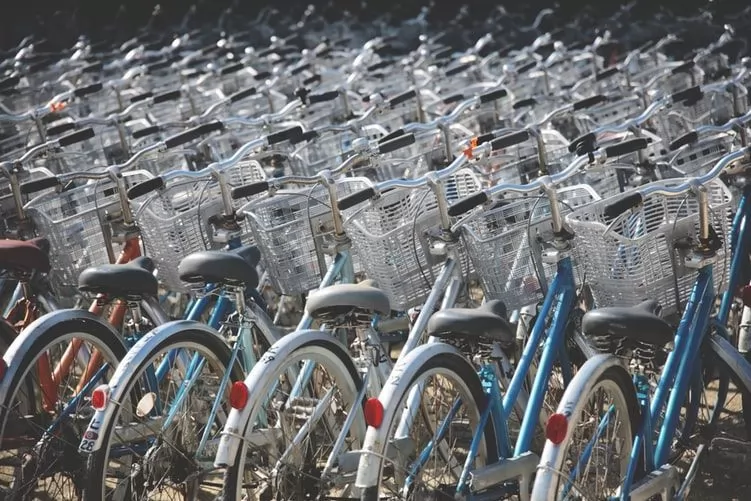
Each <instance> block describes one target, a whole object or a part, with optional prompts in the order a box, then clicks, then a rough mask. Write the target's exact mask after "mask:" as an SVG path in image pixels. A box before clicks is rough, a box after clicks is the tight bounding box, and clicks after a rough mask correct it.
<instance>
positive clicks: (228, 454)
mask: <svg viewBox="0 0 751 501" xmlns="http://www.w3.org/2000/svg"><path fill="white" fill-rule="evenodd" d="M314 341H325V342H327V343H334V344H336V345H338V346H340V347H341V349H342V350H343V352H344V353H347V352H348V351H347V348H346V347H345V346H344V345H343V344H342V343H341V342H340V341H338V340H337V339H335V338H334V337H332V336H331V334H329V333H327V332H325V331H320V330H312V329H311V330H299V331H295V332H292V333H290V334H287V335H286V336H284V337H283V338H281V339H280V340H279V341H277V342H276V343H274V344H273V345H272V346H271V347H270V348H269V349H268V350H267V351H266V353H264V354H263V356H262V357H261V358H260V359H259V360H258V363H256V365H255V366H254V367H253V369H251V371H250V373H249V374H248V376H247V377H246V378H245V385H246V386H247V387H248V388H249V389H250V390H251V392H253V391H254V390H255V394H253V393H251V399H250V402H248V403H247V404H246V405H245V407H244V408H243V409H241V410H238V409H232V410H231V411H230V413H229V416H227V422H226V423H225V425H224V429H223V430H222V436H221V439H220V441H219V448H218V451H217V454H216V458H215V460H214V465H215V466H217V467H220V468H224V467H226V466H228V465H231V464H233V463H234V461H235V457H236V456H237V454H238V451H239V450H240V446H241V444H242V441H243V440H244V439H245V438H248V435H249V433H250V432H251V431H252V427H251V426H250V419H251V416H252V414H253V412H254V408H255V407H257V406H258V404H257V402H260V400H259V399H258V398H255V397H257V396H258V391H260V390H259V389H261V388H266V387H268V385H270V384H271V383H272V381H271V380H272V379H273V378H274V377H275V375H276V374H278V373H279V371H280V370H282V369H283V368H284V366H285V365H286V364H287V363H288V362H287V359H288V358H289V357H290V356H292V354H293V353H294V352H295V351H296V350H297V349H298V348H300V347H302V346H304V345H306V344H309V343H311V342H314Z"/></svg>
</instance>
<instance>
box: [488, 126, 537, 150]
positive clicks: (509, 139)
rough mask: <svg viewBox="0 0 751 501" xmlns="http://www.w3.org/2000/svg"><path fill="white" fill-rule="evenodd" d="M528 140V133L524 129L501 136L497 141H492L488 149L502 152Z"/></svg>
mask: <svg viewBox="0 0 751 501" xmlns="http://www.w3.org/2000/svg"><path fill="white" fill-rule="evenodd" d="M528 139H529V131H528V130H526V129H525V130H520V131H517V132H512V133H511V134H506V135H505V136H501V137H499V138H498V139H493V141H492V142H491V143H490V148H491V149H492V150H493V151H495V150H502V149H503V148H508V147H509V146H514V145H516V144H520V143H523V142H524V141H526V140H528Z"/></svg>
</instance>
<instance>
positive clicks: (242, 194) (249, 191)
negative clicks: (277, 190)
mask: <svg viewBox="0 0 751 501" xmlns="http://www.w3.org/2000/svg"><path fill="white" fill-rule="evenodd" d="M268 190H269V182H268V181H258V182H257V183H250V184H246V185H244V186H238V187H237V188H232V191H231V192H230V193H231V195H232V199H233V200H237V199H238V198H246V197H252V196H253V195H258V194H259V193H263V192H264V191H268Z"/></svg>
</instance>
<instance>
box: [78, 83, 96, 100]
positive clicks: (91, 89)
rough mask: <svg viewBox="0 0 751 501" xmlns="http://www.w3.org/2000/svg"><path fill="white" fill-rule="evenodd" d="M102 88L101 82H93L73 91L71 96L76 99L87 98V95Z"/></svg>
mask: <svg viewBox="0 0 751 501" xmlns="http://www.w3.org/2000/svg"><path fill="white" fill-rule="evenodd" d="M102 87H103V86H102V82H94V83H93V84H90V85H86V86H84V87H79V88H77V89H73V95H74V96H76V97H83V96H88V95H89V94H94V93H95V92H99V91H100V90H102Z"/></svg>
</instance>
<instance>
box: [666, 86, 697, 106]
mask: <svg viewBox="0 0 751 501" xmlns="http://www.w3.org/2000/svg"><path fill="white" fill-rule="evenodd" d="M703 95H704V93H703V92H702V91H701V88H700V87H699V86H698V85H696V86H694V87H690V88H688V89H685V90H682V91H679V92H676V93H675V94H673V95H672V96H670V97H671V99H672V100H673V102H674V103H680V102H683V101H698V100H699V99H701V98H702V96H703Z"/></svg>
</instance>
